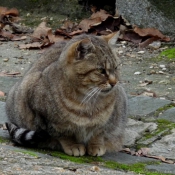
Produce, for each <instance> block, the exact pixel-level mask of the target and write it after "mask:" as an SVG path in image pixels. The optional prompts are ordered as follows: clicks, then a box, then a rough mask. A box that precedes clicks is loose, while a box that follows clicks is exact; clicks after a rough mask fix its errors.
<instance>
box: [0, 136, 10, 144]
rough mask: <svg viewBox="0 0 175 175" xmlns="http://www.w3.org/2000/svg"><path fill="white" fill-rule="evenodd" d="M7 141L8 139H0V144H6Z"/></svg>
mask: <svg viewBox="0 0 175 175" xmlns="http://www.w3.org/2000/svg"><path fill="white" fill-rule="evenodd" d="M8 142H9V140H8V139H5V138H3V137H0V143H8Z"/></svg>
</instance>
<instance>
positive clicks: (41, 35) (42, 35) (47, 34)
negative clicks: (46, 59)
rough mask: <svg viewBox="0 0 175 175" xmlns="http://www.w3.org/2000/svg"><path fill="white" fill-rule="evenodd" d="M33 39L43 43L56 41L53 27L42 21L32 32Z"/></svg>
mask: <svg viewBox="0 0 175 175" xmlns="http://www.w3.org/2000/svg"><path fill="white" fill-rule="evenodd" d="M32 37H33V41H37V40H38V41H40V42H43V44H44V45H45V44H46V45H47V44H51V43H53V42H54V35H53V34H52V29H51V28H49V27H47V26H46V22H42V23H40V24H39V26H38V27H37V28H36V29H35V31H34V33H33V34H32Z"/></svg>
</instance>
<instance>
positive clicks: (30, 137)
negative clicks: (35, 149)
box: [5, 123, 49, 146]
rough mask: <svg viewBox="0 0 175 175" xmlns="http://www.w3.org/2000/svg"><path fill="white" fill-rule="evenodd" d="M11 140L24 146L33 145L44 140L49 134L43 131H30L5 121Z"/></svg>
mask: <svg viewBox="0 0 175 175" xmlns="http://www.w3.org/2000/svg"><path fill="white" fill-rule="evenodd" d="M5 125H6V128H7V130H8V132H9V135H10V137H11V138H12V141H14V142H15V143H18V144H20V145H24V146H33V145H36V144H38V143H40V142H42V141H46V140H47V139H48V138H49V135H48V133H47V132H45V131H43V130H42V131H31V130H28V129H25V128H19V127H18V126H16V125H14V124H13V123H5Z"/></svg>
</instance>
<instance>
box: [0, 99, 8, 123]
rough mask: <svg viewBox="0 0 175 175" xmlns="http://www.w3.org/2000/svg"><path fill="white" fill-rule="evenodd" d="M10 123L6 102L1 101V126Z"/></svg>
mask: <svg viewBox="0 0 175 175" xmlns="http://www.w3.org/2000/svg"><path fill="white" fill-rule="evenodd" d="M5 122H8V119H7V115H6V111H5V102H2V101H0V124H4V123H5Z"/></svg>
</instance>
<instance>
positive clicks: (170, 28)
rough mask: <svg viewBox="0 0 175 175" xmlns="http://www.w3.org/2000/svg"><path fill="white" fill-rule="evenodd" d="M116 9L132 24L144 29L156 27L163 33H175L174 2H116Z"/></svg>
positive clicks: (151, 0) (136, 0) (152, 0)
mask: <svg viewBox="0 0 175 175" xmlns="http://www.w3.org/2000/svg"><path fill="white" fill-rule="evenodd" d="M116 7H117V9H118V11H119V14H120V15H122V16H124V17H125V18H126V19H127V20H128V21H129V22H130V23H131V24H134V25H137V26H140V27H142V28H147V27H154V28H156V29H159V30H161V31H162V32H163V33H169V34H174V32H175V29H174V26H175V21H174V16H175V2H174V1H173V0H161V1H160V0H139V1H138V0H132V1H131V0H125V1H123V0H116ZM167 9H168V10H167Z"/></svg>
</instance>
